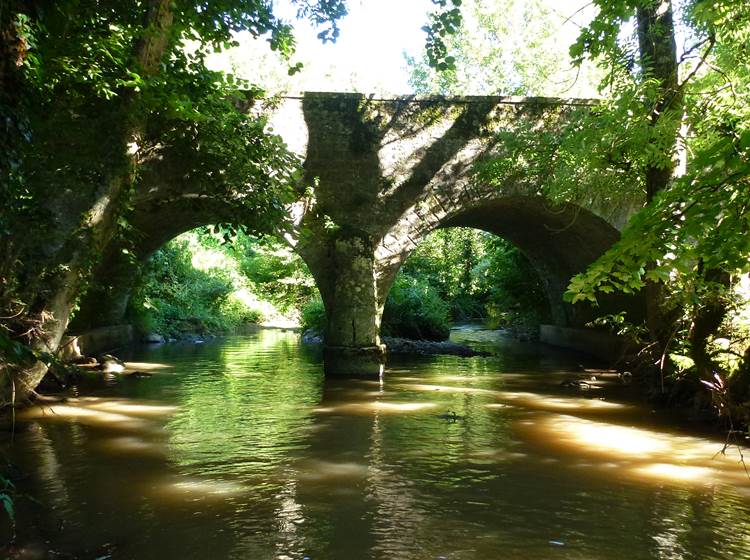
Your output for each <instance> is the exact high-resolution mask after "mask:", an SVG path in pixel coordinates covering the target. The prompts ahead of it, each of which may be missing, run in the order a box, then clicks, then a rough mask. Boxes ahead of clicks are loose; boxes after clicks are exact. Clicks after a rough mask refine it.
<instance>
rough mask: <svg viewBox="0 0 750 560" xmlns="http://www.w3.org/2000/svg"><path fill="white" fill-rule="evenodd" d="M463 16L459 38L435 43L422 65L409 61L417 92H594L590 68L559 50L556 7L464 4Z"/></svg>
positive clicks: (536, 1)
mask: <svg viewBox="0 0 750 560" xmlns="http://www.w3.org/2000/svg"><path fill="white" fill-rule="evenodd" d="M454 9H456V8H454ZM461 16H462V17H461V19H460V25H461V28H460V29H461V31H460V33H459V32H455V31H454V32H453V33H450V34H448V33H446V34H445V35H444V36H443V37H436V38H435V40H436V42H437V43H438V44H439V45H441V47H439V48H436V49H435V52H431V51H429V50H428V51H427V52H426V53H425V55H424V56H423V57H422V58H421V59H417V58H413V57H408V58H407V63H408V65H409V68H410V70H411V78H410V82H411V85H412V87H414V89H415V91H416V92H418V93H425V94H442V95H537V96H540V95H547V96H556V95H566V96H573V97H581V96H591V95H592V93H594V92H595V91H596V83H597V81H598V80H597V76H596V75H595V74H594V70H595V69H594V67H593V66H592V65H589V64H587V65H585V66H584V67H583V68H578V69H576V68H575V67H574V66H573V64H572V61H571V59H570V57H569V56H568V55H567V53H566V52H565V51H564V50H562V49H560V48H558V47H559V42H560V36H561V35H563V36H564V35H565V33H566V31H567V29H566V26H565V24H566V23H567V21H566V18H565V17H564V16H563V15H562V14H560V13H558V12H557V10H556V9H555V3H554V2H550V1H548V0H532V1H524V2H521V1H519V0H512V1H509V2H495V1H493V0H467V1H466V2H463V3H461ZM453 19H454V20H455V19H456V18H455V16H454V18H453ZM568 25H569V26H570V27H572V24H568ZM451 29H452V28H451ZM437 39H440V41H437ZM571 40H572V36H571ZM439 53H443V54H442V59H439V58H438V54H439ZM446 61H447V62H446Z"/></svg>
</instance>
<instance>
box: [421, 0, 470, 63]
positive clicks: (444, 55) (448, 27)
mask: <svg viewBox="0 0 750 560" xmlns="http://www.w3.org/2000/svg"><path fill="white" fill-rule="evenodd" d="M432 3H433V4H434V5H435V6H436V11H435V12H434V13H432V14H430V22H429V24H428V25H425V26H424V27H423V28H422V30H423V31H424V32H425V33H427V40H426V43H425V49H426V51H427V60H428V63H429V65H430V66H431V67H433V68H437V69H438V70H442V71H445V70H450V69H453V68H455V63H456V59H455V57H453V56H451V55H449V54H448V47H447V45H446V39H447V38H448V37H449V36H451V35H454V34H455V33H456V32H457V31H458V29H459V28H460V27H461V22H462V16H461V9H460V6H461V0H432Z"/></svg>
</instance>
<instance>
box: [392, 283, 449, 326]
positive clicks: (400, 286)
mask: <svg viewBox="0 0 750 560" xmlns="http://www.w3.org/2000/svg"><path fill="white" fill-rule="evenodd" d="M449 326H450V323H449V317H448V305H447V304H446V303H445V302H444V301H443V300H442V299H441V298H440V296H439V295H438V293H437V290H436V289H435V288H434V287H433V286H432V285H431V284H430V283H429V282H428V281H427V280H426V279H425V278H415V277H413V276H407V275H400V276H398V277H397V278H396V281H395V282H394V283H393V287H391V291H390V293H389V294H388V300H387V301H386V304H385V310H384V311H383V323H382V331H383V334H384V335H387V336H398V337H403V338H413V339H420V340H445V339H446V338H448V334H449Z"/></svg>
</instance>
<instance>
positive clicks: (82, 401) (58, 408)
mask: <svg viewBox="0 0 750 560" xmlns="http://www.w3.org/2000/svg"><path fill="white" fill-rule="evenodd" d="M176 410H177V407H175V406H166V405H155V404H147V403H141V402H133V401H128V400H124V399H106V398H101V397H81V398H75V399H67V400H65V401H62V402H56V403H51V404H50V403H46V404H44V405H39V406H34V407H30V408H28V409H26V410H24V411H23V412H21V413H20V414H19V418H21V419H24V420H31V419H42V418H43V419H45V420H59V421H65V420H76V421H78V422H81V423H83V424H87V425H91V426H108V427H113V428H119V429H128V430H150V429H154V428H155V427H156V426H155V425H154V424H153V423H152V422H151V421H150V419H152V418H157V417H165V416H168V415H171V414H172V413H174V412H175V411H176Z"/></svg>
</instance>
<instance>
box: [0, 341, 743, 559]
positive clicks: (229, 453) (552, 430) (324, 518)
mask: <svg viewBox="0 0 750 560" xmlns="http://www.w3.org/2000/svg"><path fill="white" fill-rule="evenodd" d="M454 338H456V339H459V340H460V339H464V340H465V339H469V340H481V341H483V343H484V345H485V347H486V348H492V351H493V352H494V354H495V355H494V356H492V357H488V358H481V357H478V358H468V359H467V358H457V357H450V356H440V357H435V356H433V357H410V358H394V359H392V360H391V362H390V364H389V368H388V370H387V372H386V376H385V378H384V379H383V380H382V382H379V381H377V380H375V381H373V380H369V381H368V380H338V381H331V380H325V379H324V377H323V373H322V364H321V359H320V356H319V354H318V353H317V352H316V351H314V350H311V349H309V348H305V347H301V346H300V344H299V335H297V334H295V333H292V332H282V331H278V330H263V331H260V332H257V333H254V334H250V335H247V336H241V337H239V336H238V337H230V338H224V339H217V340H214V341H210V342H206V343H205V344H182V343H179V344H168V345H162V346H152V347H146V348H137V349H133V350H131V351H130V352H129V354H128V355H127V356H126V358H127V359H128V360H132V362H134V363H133V364H132V366H133V367H134V368H135V369H138V370H141V371H148V372H150V373H152V374H153V376H152V377H149V378H145V379H132V378H120V379H118V380H115V381H113V382H112V383H111V384H108V385H105V386H100V387H98V388H96V389H95V390H93V392H91V393H87V394H86V396H81V397H77V398H71V399H69V400H68V401H67V402H66V403H63V404H58V405H54V406H52V407H49V406H48V407H43V408H36V409H33V410H29V411H26V412H25V413H23V414H22V415H21V417H20V418H19V419H18V422H19V424H20V426H21V430H20V432H19V433H17V434H16V435H15V438H14V441H12V442H11V441H10V436H8V435H3V436H0V437H2V441H1V442H0V443H1V444H2V449H3V457H2V459H3V462H4V463H8V465H7V468H8V469H9V470H10V472H11V476H12V477H13V479H14V480H15V481H16V485H17V487H18V492H19V494H21V495H20V496H19V497H17V499H16V513H17V518H18V519H17V529H16V530H17V538H16V544H15V545H14V548H12V549H9V548H6V549H4V550H5V552H4V553H3V552H0V556H2V554H8V555H12V557H22V558H86V559H92V560H93V559H99V560H104V559H108V558H114V559H119V558H122V559H164V560H169V559H192V558H196V559H224V558H227V559H253V560H255V559H260V560H263V559H294V560H303V559H306V558H307V559H309V560H338V559H341V560H344V559H347V560H359V559H409V560H410V559H415V560H416V559H425V560H436V559H444V560H470V559H472V560H473V559H503V558H509V559H515V558H519V559H529V560H535V559H552V560H554V559H627V560H638V559H646V558H658V559H665V560H667V559H669V560H672V559H675V560H676V559H701V560H703V559H743V558H750V478H748V475H747V474H746V473H745V471H744V469H743V465H742V464H741V463H740V462H739V460H738V459H739V452H738V450H737V448H734V449H730V450H728V451H727V453H726V454H725V455H721V454H719V455H717V452H718V451H720V450H721V447H722V445H721V441H720V440H719V439H716V438H714V437H709V436H703V435H696V433H690V432H689V431H684V430H680V429H678V428H677V427H676V426H677V423H675V422H674V421H670V419H669V418H667V417H665V416H664V415H663V414H662V413H660V412H656V411H652V410H651V409H650V408H649V407H648V406H647V405H642V404H633V403H632V402H625V401H623V402H618V401H617V400H616V399H614V398H612V397H608V398H606V399H603V398H601V397H600V395H601V394H602V393H601V392H600V391H599V390H598V389H597V387H596V386H597V385H607V384H609V385H613V386H615V385H616V384H617V383H620V382H619V381H618V379H617V378H616V376H615V375H614V374H606V373H604V374H602V373H598V374H597V373H593V372H589V373H584V372H582V371H581V370H580V368H579V367H578V365H579V363H580V362H581V358H580V357H576V356H574V355H570V354H565V353H562V352H559V351H556V350H554V349H551V348H545V347H543V346H541V345H535V344H531V343H517V342H514V341H511V340H508V339H504V338H502V337H499V338H498V337H496V336H494V335H492V333H490V332H488V331H476V330H471V329H462V330H458V331H455V332H454ZM586 365H588V364H586ZM590 375H596V376H597V380H596V381H595V382H592V385H594V387H593V388H592V389H590V390H588V391H580V390H576V389H565V388H563V387H561V385H560V383H561V381H563V380H564V379H568V378H574V377H575V378H581V377H582V376H585V377H584V378H587V379H588V378H589V376H590ZM616 393H617V392H616V391H615V394H616ZM82 394H83V392H82ZM608 394H612V393H611V392H610V393H608ZM454 413H455V415H454ZM743 452H745V453H746V456H747V457H748V458H749V459H750V453H748V452H747V450H743ZM0 521H2V523H3V525H4V527H3V528H2V531H0V533H1V534H0V536H2V537H3V539H4V541H3V542H5V541H7V539H8V538H9V528H8V526H7V524H6V523H5V520H4V519H0Z"/></svg>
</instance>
